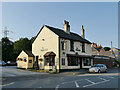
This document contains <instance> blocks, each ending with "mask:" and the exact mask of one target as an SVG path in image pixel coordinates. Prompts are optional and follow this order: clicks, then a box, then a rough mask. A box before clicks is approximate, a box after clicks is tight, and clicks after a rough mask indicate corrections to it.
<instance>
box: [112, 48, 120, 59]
mask: <svg viewBox="0 0 120 90" xmlns="http://www.w3.org/2000/svg"><path fill="white" fill-rule="evenodd" d="M110 51H112V52H113V54H114V57H115V58H116V59H119V60H120V49H118V48H114V47H113V48H111V49H110Z"/></svg>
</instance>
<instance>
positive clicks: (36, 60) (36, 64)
mask: <svg viewBox="0 0 120 90" xmlns="http://www.w3.org/2000/svg"><path fill="white" fill-rule="evenodd" d="M33 67H34V69H36V70H38V69H39V66H38V56H36V57H35V62H34V64H33Z"/></svg>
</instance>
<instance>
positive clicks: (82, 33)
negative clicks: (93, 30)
mask: <svg viewBox="0 0 120 90" xmlns="http://www.w3.org/2000/svg"><path fill="white" fill-rule="evenodd" d="M81 37H82V38H85V30H84V28H83V25H82V29H81Z"/></svg>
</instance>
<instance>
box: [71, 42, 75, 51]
mask: <svg viewBox="0 0 120 90" xmlns="http://www.w3.org/2000/svg"><path fill="white" fill-rule="evenodd" d="M70 51H74V41H72V40H71V41H70Z"/></svg>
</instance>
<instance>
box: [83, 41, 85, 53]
mask: <svg viewBox="0 0 120 90" xmlns="http://www.w3.org/2000/svg"><path fill="white" fill-rule="evenodd" d="M82 52H85V43H82Z"/></svg>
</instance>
